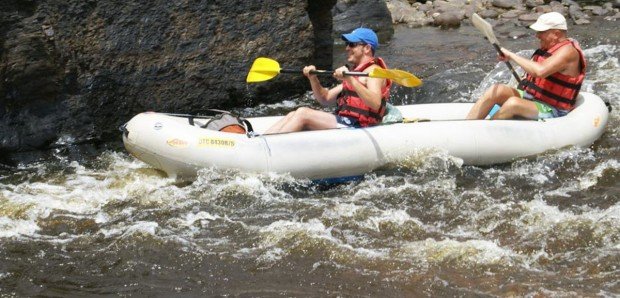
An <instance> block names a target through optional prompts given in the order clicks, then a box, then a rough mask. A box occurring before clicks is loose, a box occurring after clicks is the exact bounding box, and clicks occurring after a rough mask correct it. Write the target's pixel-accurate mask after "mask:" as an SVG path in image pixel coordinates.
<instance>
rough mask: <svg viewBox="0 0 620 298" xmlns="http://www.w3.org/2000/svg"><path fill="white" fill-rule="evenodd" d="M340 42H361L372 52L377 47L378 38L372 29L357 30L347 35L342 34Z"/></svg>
mask: <svg viewBox="0 0 620 298" xmlns="http://www.w3.org/2000/svg"><path fill="white" fill-rule="evenodd" d="M342 40H344V41H346V42H363V43H366V44H369V45H370V46H371V47H372V49H373V50H376V49H377V47H378V46H379V38H377V34H376V33H375V31H372V29H368V28H357V29H355V30H353V31H352V32H351V33H349V34H342Z"/></svg>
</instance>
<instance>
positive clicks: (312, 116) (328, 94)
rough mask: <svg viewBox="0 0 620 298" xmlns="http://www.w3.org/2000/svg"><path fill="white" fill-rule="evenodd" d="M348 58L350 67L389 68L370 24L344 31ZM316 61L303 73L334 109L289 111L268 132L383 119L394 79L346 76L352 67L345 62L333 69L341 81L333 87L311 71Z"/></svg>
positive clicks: (318, 95)
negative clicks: (376, 54)
mask: <svg viewBox="0 0 620 298" xmlns="http://www.w3.org/2000/svg"><path fill="white" fill-rule="evenodd" d="M342 40H344V41H345V44H346V46H345V50H346V54H347V62H348V63H349V64H350V65H352V69H351V71H355V72H366V73H368V72H371V71H372V70H373V69H374V68H376V67H381V68H387V65H386V64H385V62H384V61H383V59H381V58H379V57H375V51H376V49H377V47H378V46H379V39H378V38H377V34H375V32H374V31H372V30H371V29H368V28H357V29H355V30H353V31H352V32H351V33H348V34H343V35H342ZM313 70H316V68H315V66H314V65H309V66H306V67H304V70H303V73H304V75H305V76H306V77H307V78H308V80H309V81H310V85H311V87H312V92H313V93H314V98H315V99H316V100H317V101H318V102H319V103H320V104H321V105H323V106H328V105H337V108H336V112H335V113H328V112H324V111H319V110H314V109H311V108H307V107H301V108H299V109H297V110H295V111H293V112H290V113H289V114H288V115H286V117H284V118H282V119H281V120H280V121H278V122H277V123H276V124H274V125H273V126H272V127H271V128H269V129H268V130H267V131H266V134H272V133H285V132H293V131H301V130H319V129H331V128H342V127H367V126H372V125H376V124H378V123H380V122H381V120H382V119H383V115H384V114H385V111H386V104H387V101H388V100H389V97H390V86H391V84H392V82H391V81H390V80H388V79H381V78H371V77H357V76H345V75H344V72H347V71H350V70H349V68H347V67H346V66H342V67H340V68H338V69H336V70H335V71H334V78H336V79H337V80H338V81H341V83H340V84H338V85H337V86H336V87H333V88H331V89H328V88H325V87H323V86H322V85H321V82H320V81H319V78H318V77H317V76H316V75H315V74H312V73H311V71H313Z"/></svg>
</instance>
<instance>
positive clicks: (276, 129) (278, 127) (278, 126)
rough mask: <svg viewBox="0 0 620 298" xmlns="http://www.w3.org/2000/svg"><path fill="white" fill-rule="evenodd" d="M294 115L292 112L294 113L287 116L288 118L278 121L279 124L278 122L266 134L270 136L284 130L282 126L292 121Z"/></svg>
mask: <svg viewBox="0 0 620 298" xmlns="http://www.w3.org/2000/svg"><path fill="white" fill-rule="evenodd" d="M294 114H295V111H292V112H290V113H288V114H286V116H284V118H282V119H280V120H278V122H276V123H275V124H273V125H272V126H271V127H270V128H269V129H267V130H266V131H265V133H264V134H267V135H268V134H272V133H277V132H279V131H280V130H281V129H282V126H284V124H286V123H287V122H289V121H291V118H292V117H293V115H294Z"/></svg>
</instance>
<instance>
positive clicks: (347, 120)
mask: <svg viewBox="0 0 620 298" xmlns="http://www.w3.org/2000/svg"><path fill="white" fill-rule="evenodd" d="M336 122H337V123H338V128H344V127H355V128H358V127H362V126H361V125H360V122H359V121H357V119H355V118H352V117H347V116H339V115H336Z"/></svg>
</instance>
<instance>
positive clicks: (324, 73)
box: [280, 69, 369, 77]
mask: <svg viewBox="0 0 620 298" xmlns="http://www.w3.org/2000/svg"><path fill="white" fill-rule="evenodd" d="M280 73H304V72H303V71H302V70H299V69H280ZM310 73H311V74H314V75H318V76H331V75H333V74H334V71H333V70H312V71H310ZM344 75H345V76H356V77H367V76H369V75H368V73H366V72H357V71H345V72H344Z"/></svg>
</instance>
